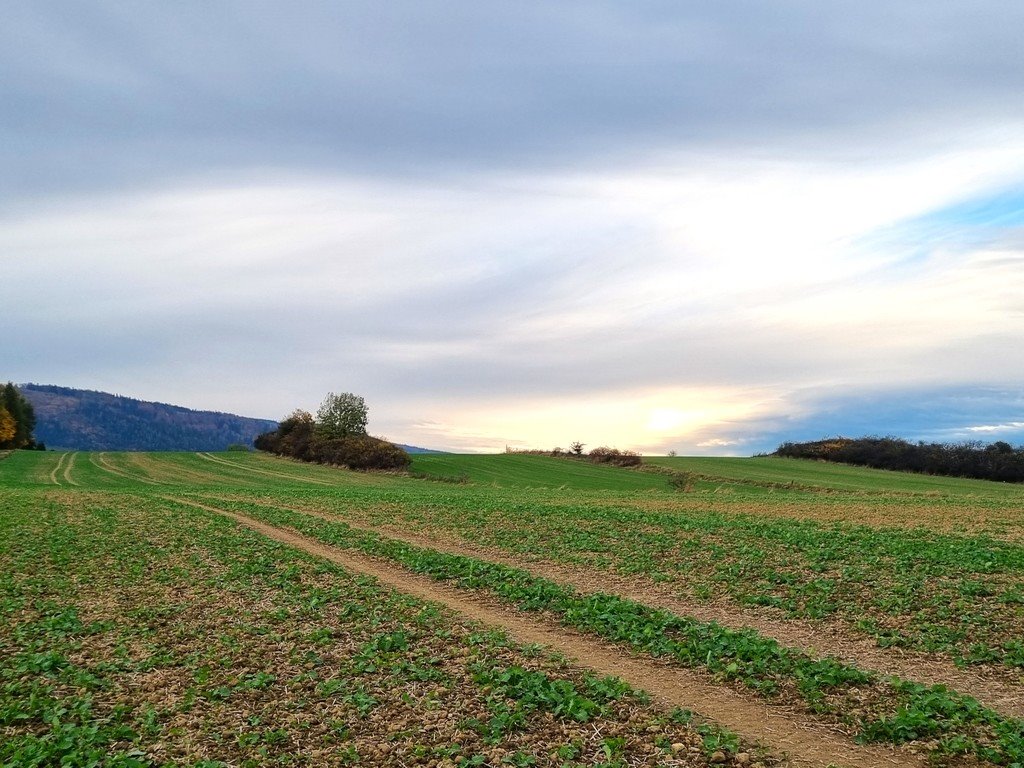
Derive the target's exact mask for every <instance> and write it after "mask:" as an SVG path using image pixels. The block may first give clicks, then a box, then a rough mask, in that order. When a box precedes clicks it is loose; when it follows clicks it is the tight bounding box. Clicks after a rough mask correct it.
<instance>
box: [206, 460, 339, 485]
mask: <svg viewBox="0 0 1024 768" xmlns="http://www.w3.org/2000/svg"><path fill="white" fill-rule="evenodd" d="M196 456H199V457H200V458H203V459H206V460H207V461H213V462H215V463H217V464H223V465H225V466H228V467H234V468H235V469H243V470H245V471H246V472H255V473H256V474H259V475H270V476H271V477H284V478H287V479H289V480H295V481H296V482H299V483H316V484H317V485H329V486H331V487H332V488H333V487H336V486H337V483H332V482H330V481H328V480H318V479H317V478H315V477H297V476H296V475H290V474H288V473H287V472H274V471H273V470H270V469H257V468H256V467H249V466H246V465H245V464H237V463H235V462H233V461H228V460H227V459H221V458H219V457H217V456H211V455H210V454H208V453H197V454H196Z"/></svg>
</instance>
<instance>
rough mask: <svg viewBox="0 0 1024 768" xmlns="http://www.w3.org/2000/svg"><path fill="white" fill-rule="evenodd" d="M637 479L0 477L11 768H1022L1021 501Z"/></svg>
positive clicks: (111, 467)
mask: <svg viewBox="0 0 1024 768" xmlns="http://www.w3.org/2000/svg"><path fill="white" fill-rule="evenodd" d="M656 463H657V464H659V465H661V469H660V470H659V471H636V470H626V469H619V468H614V467H607V466H598V465H592V464H587V463H583V462H578V461H573V460H569V459H556V458H550V457H545V456H529V455H500V456H490V457H487V456H448V455H427V456H422V457H416V459H415V461H414V464H413V466H412V468H411V472H412V475H413V476H411V477H406V476H399V475H371V474H359V473H353V472H348V471H344V470H338V469H329V468H325V467H319V466H313V465H304V464H299V463H295V462H291V461H287V460H283V459H275V458H271V457H268V456H265V455H261V454H249V453H241V452H231V453H215V454H195V453H180V454H175V453H164V454H127V453H125V454H118V453H74V452H48V453H38V452H26V451H17V452H14V453H13V454H11V455H9V456H8V457H6V458H4V459H2V460H0V525H2V526H3V532H4V534H3V536H2V537H0V558H2V559H3V568H2V569H0V579H2V581H0V608H2V610H3V612H4V617H3V626H2V628H0V648H2V649H3V654H2V661H0V674H2V676H3V677H2V680H0V684H2V686H3V688H2V694H0V695H2V698H0V745H2V746H0V763H2V764H4V765H7V764H11V765H49V764H56V763H59V762H60V761H61V760H64V761H65V764H70V765H90V764H96V759H98V758H100V757H102V759H103V761H105V763H106V764H109V765H132V766H134V765H150V764H154V765H155V764H178V765H196V766H199V765H202V766H208V767H209V766H215V765H262V764H270V763H273V764H282V765H319V764H336V765H349V764H351V765H395V766H398V765H436V766H441V765H444V766H449V765H452V766H454V765H490V766H499V765H502V766H503V765H554V766H563V765H565V766H577V765H606V766H627V765H628V766H632V765H651V766H654V765H665V766H673V765H680V766H690V765H722V764H726V765H729V764H732V765H753V764H757V763H760V764H761V765H763V766H768V765H777V764H781V765H785V764H789V765H819V766H822V767H823V768H824V766H827V765H829V764H835V765H849V766H862V765H863V766H867V765H925V764H927V763H929V762H931V763H933V764H938V765H1007V766H1020V765H1021V764H1022V761H1024V721H1022V718H1024V639H1022V638H1024V489H1022V488H1020V487H1016V486H1007V485H1000V484H996V483H987V482H982V481H961V480H956V479H950V478H931V477H920V476H909V475H902V474H897V473H892V472H880V471H872V470H864V469H853V468H849V467H838V466H832V465H823V464H819V463H814V462H804V461H796V460H779V459H770V458H759V459H737V460H730V459H690V458H672V459H663V460H662V459H659V460H656ZM681 472H685V473H687V476H688V477H689V478H690V479H691V480H692V482H690V483H689V485H688V487H689V490H677V487H678V486H677V487H673V484H672V483H671V482H670V480H671V479H672V474H671V473H681Z"/></svg>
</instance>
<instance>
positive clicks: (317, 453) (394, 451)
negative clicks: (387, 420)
mask: <svg viewBox="0 0 1024 768" xmlns="http://www.w3.org/2000/svg"><path fill="white" fill-rule="evenodd" d="M309 460H310V461H316V462H319V463H320V464H340V465H342V466H345V467H348V468H349V469H405V468H406V467H408V466H409V463H410V462H411V459H410V458H409V454H407V453H406V452H405V451H404V450H403V449H402V448H399V447H398V446H397V445H395V444H394V443H389V442H388V441H387V440H382V439H380V438H379V437H370V436H369V435H350V436H349V437H334V438H320V437H316V438H314V439H313V441H312V442H311V443H310V445H309Z"/></svg>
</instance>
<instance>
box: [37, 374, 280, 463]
mask: <svg viewBox="0 0 1024 768" xmlns="http://www.w3.org/2000/svg"><path fill="white" fill-rule="evenodd" d="M19 389H20V390H21V392H22V393H23V394H24V396H25V397H26V398H27V399H28V400H29V402H31V403H32V407H33V408H35V412H36V420H37V422H36V429H35V435H36V439H37V440H40V441H42V442H44V443H46V445H47V446H50V447H51V448H52V447H60V448H74V449H77V450H87V451H89V450H91V451H217V450H223V449H225V448H227V447H228V446H229V445H231V444H232V443H239V444H242V445H246V446H251V445H252V441H253V438H255V437H256V435H258V434H259V433H261V432H266V431H268V430H272V429H275V428H276V427H277V422H275V421H269V420H267V419H251V418H246V417H244V416H235V415H234V414H230V413H218V412H215V411H193V410H191V409H190V408H183V407H181V406H177V405H167V404H165V403H152V402H147V401H144V400H135V399H133V398H130V397H121V396H120V395H112V394H110V393H108V392H93V391H91V390H85V389H72V388H70V387H58V386H49V385H40V384H22V385H20V386H19Z"/></svg>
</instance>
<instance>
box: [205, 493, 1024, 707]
mask: <svg viewBox="0 0 1024 768" xmlns="http://www.w3.org/2000/svg"><path fill="white" fill-rule="evenodd" d="M221 500H227V499H221ZM246 501H247V502H248V503H250V504H255V505H257V506H263V507H268V508H272V509H273V508H277V509H283V510H286V511H289V512H296V513H298V514H302V515H310V516H313V517H317V518H320V519H321V520H327V521H328V522H340V523H344V524H345V525H348V526H351V527H352V528H355V529H357V530H360V531H364V532H367V533H376V534H378V535H383V536H386V537H388V538H391V539H395V540H397V541H402V542H404V543H406V544H411V545H412V546H414V547H422V548H424V549H433V550H436V551H438V552H444V553H446V554H450V555H462V556H465V557H473V558H476V559H478V560H488V561H491V562H495V563H500V564H502V565H507V566H510V567H512V568H519V569H520V570H523V571H527V572H529V573H531V574H533V575H534V576H540V577H543V578H546V579H549V580H551V581H554V582H557V583H559V584H564V585H567V586H571V587H572V588H573V589H575V590H576V591H578V592H580V593H581V594H584V595H587V594H594V593H597V592H604V593H606V594H616V595H619V596H620V597H624V598H626V599H628V600H632V601H634V602H637V603H640V604H642V605H646V606H648V607H650V608H660V609H663V610H666V611H668V612H669V613H674V614H676V615H679V616H686V617H689V618H694V619H698V620H699V621H714V622H717V623H718V624H721V625H722V626H724V627H728V628H729V629H754V630H756V631H757V632H759V633H760V634H762V635H764V636H765V637H770V638H772V639H774V640H776V641H777V642H779V643H780V644H782V645H785V646H788V647H792V648H798V649H800V650H802V651H804V652H805V653H809V654H811V655H813V656H818V657H821V656H834V657H836V658H838V659H840V660H841V661H844V662H847V663H852V664H854V665H855V666H857V667H859V668H860V669H864V670H868V671H871V672H875V673H877V674H879V675H882V676H890V675H895V676H897V677H899V678H902V679H903V680H912V681H914V682H917V683H924V684H926V685H945V686H947V687H949V688H953V689H954V690H956V691H958V692H960V693H963V694H967V695H968V696H971V697H973V698H975V699H977V700H978V701H979V702H981V703H982V704H983V705H985V706H987V707H989V708H990V709H993V710H995V711H996V712H999V713H1001V714H1003V715H1006V716H1009V717H1016V718H1024V686H1021V685H1014V684H1012V683H1010V682H1008V681H1005V680H1001V679H997V678H992V677H983V676H982V675H979V674H976V673H973V672H972V671H971V670H970V669H961V668H959V667H957V666H956V665H955V664H953V663H952V662H950V661H945V660H942V659H935V658H929V657H927V656H926V655H924V654H915V653H913V652H908V651H893V650H889V649H885V648H879V647H878V646H877V645H876V644H875V643H874V642H873V641H872V640H870V639H869V638H850V637H846V636H843V635H841V634H838V633H833V632H828V631H823V630H820V629H818V628H816V627H814V626H812V625H810V624H806V623H802V622H791V621H783V620H779V621H775V620H771V619H766V618H765V617H763V616H758V615H757V614H756V613H755V612H753V611H749V610H744V609H741V608H738V607H736V606H729V605H714V604H707V603H699V602H696V601H691V600H686V599H684V598H681V597H679V596H678V595H676V594H674V593H672V592H669V591H668V590H666V589H663V588H662V589H659V588H658V587H656V586H652V585H649V584H641V583H640V582H639V581H638V580H637V579H631V578H627V577H619V576H615V575H613V574H605V573H600V572H597V571H594V570H592V569H582V568H580V569H573V568H569V567H566V566H563V565H559V564H557V563H552V562H549V561H541V562H524V561H523V560H520V559H517V558H515V557H512V556H510V555H509V554H508V553H506V552H501V551H497V550H495V549H491V548H485V547H476V546H473V545H471V544H467V543H465V542H463V541H460V540H459V539H457V538H454V537H449V538H447V539H440V538H437V537H434V536H425V535H421V534H414V533H407V532H405V531H401V530H397V529H395V528H394V527H392V526H386V527H383V528H377V527H374V526H372V525H368V524H365V523H359V522H354V521H352V520H350V519H348V518H344V517H341V516H340V515H337V514H331V513H328V512H323V511H320V510H310V509H301V508H296V507H286V506H282V505H279V504H278V505H275V504H268V503H266V502H263V501H260V500H257V499H247V500H246Z"/></svg>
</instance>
